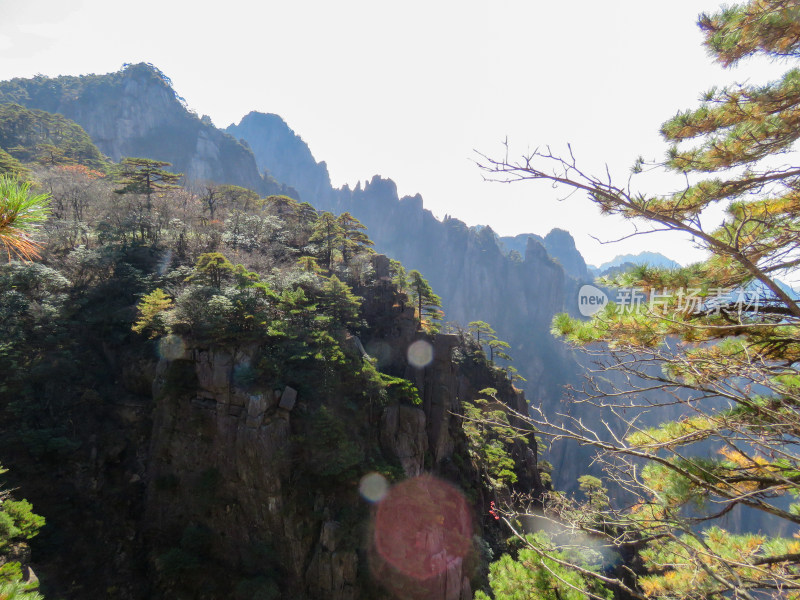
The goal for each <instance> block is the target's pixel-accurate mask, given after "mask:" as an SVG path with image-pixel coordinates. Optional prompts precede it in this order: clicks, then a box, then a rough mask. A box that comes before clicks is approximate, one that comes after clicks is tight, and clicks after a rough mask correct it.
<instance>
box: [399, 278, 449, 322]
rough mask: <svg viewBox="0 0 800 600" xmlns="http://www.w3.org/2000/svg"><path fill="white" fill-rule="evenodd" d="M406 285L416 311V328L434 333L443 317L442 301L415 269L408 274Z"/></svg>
mask: <svg viewBox="0 0 800 600" xmlns="http://www.w3.org/2000/svg"><path fill="white" fill-rule="evenodd" d="M408 285H409V289H410V291H411V299H412V300H413V301H414V305H415V306H416V309H417V317H418V318H419V321H418V328H419V329H427V330H429V331H433V332H436V331H437V330H438V323H439V322H440V321H441V320H442V316H443V313H442V311H441V310H440V308H441V306H442V299H441V298H439V296H437V295H436V294H434V293H433V288H432V287H431V284H429V283H428V281H427V280H426V279H425V278H424V277H423V276H422V274H421V273H420V272H419V271H417V270H416V269H414V270H413V271H411V272H409V274H408Z"/></svg>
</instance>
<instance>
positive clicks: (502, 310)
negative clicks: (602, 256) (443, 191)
mask: <svg viewBox="0 0 800 600" xmlns="http://www.w3.org/2000/svg"><path fill="white" fill-rule="evenodd" d="M226 131H228V132H229V133H231V134H232V135H235V136H237V137H238V138H241V139H243V140H245V141H246V142H247V143H248V145H249V146H250V147H251V148H252V149H253V152H254V155H255V158H256V161H257V163H258V165H259V167H260V168H262V169H266V170H268V171H269V172H270V173H273V174H274V175H275V176H276V177H277V178H278V179H280V180H281V181H284V182H286V183H287V184H288V185H291V186H292V187H294V188H295V189H296V190H297V191H298V193H299V194H300V195H301V197H303V198H304V199H308V200H310V201H311V202H313V203H314V204H315V206H317V207H318V208H320V209H322V210H328V211H332V212H334V213H342V212H350V213H352V214H353V215H354V216H355V217H356V218H358V219H359V220H360V221H361V222H363V223H364V224H365V225H366V226H367V230H368V231H369V235H370V238H371V239H372V240H373V241H374V242H375V246H376V248H377V249H378V250H379V251H380V252H383V253H385V254H387V255H389V256H391V257H392V258H395V259H397V260H399V261H400V262H402V263H403V264H404V265H406V266H407V267H408V268H413V269H418V270H419V271H421V272H422V273H423V274H424V275H425V277H426V278H427V279H428V280H429V281H430V282H431V285H432V286H433V287H434V289H435V290H436V291H437V293H439V294H440V295H441V296H442V300H443V306H444V309H445V313H446V318H447V319H448V320H452V321H457V322H459V323H462V324H466V323H468V322H470V321H473V320H484V321H487V322H489V323H490V324H491V325H492V326H493V327H494V328H495V329H496V331H497V332H498V335H499V336H500V338H501V339H504V340H506V341H508V342H509V343H510V344H511V346H512V349H513V356H514V360H515V363H514V364H515V366H516V368H517V369H519V371H520V373H521V374H522V375H523V376H524V377H525V378H526V379H527V383H525V384H522V386H523V388H524V389H525V391H526V393H527V394H528V397H529V398H530V399H531V400H532V401H533V402H536V403H540V402H541V403H544V404H545V405H549V406H553V407H555V406H557V405H558V402H559V399H560V397H561V394H562V387H563V386H564V385H565V384H568V383H574V382H576V381H577V379H578V378H579V372H580V368H579V366H578V365H577V363H576V361H575V359H574V357H573V356H572V353H571V352H570V351H569V350H567V349H566V348H565V347H564V346H563V345H562V344H561V343H560V342H558V341H556V340H554V339H553V338H552V336H551V335H550V333H549V331H550V321H551V319H552V316H553V315H554V314H556V313H558V312H561V311H564V310H570V309H572V308H573V307H572V306H571V305H572V304H574V303H573V302H572V297H573V295H576V294H577V289H578V287H579V286H578V285H577V281H576V280H575V277H576V276H583V275H584V274H585V273H586V266H585V263H584V262H583V259H582V257H581V256H580V254H579V253H578V252H577V250H576V249H575V245H574V241H573V240H572V238H571V237H570V236H569V233H567V232H566V231H561V230H556V231H553V232H551V233H550V234H549V235H548V236H546V237H545V238H543V239H542V238H538V239H537V236H524V239H520V240H519V241H518V244H517V245H519V244H521V246H519V250H521V251H519V253H518V255H515V256H511V257H509V256H507V250H506V249H505V248H503V246H502V243H501V242H500V240H499V238H498V237H497V236H496V235H495V234H494V232H492V230H491V229H490V228H488V227H485V228H481V229H480V230H478V229H473V228H469V227H467V226H466V225H465V224H464V223H463V222H461V221H459V220H458V219H452V218H448V219H445V220H444V221H439V220H438V219H436V218H435V217H434V216H433V214H432V213H431V212H430V211H429V210H426V209H425V208H424V206H423V200H422V197H421V196H419V195H416V196H406V197H403V198H400V197H399V196H398V193H397V186H396V185H395V183H394V182H393V181H392V180H391V179H385V178H382V177H380V176H377V175H376V176H374V177H373V178H372V180H371V181H369V182H367V183H366V184H365V185H364V186H362V185H361V184H360V183H359V184H358V185H357V186H356V188H355V189H350V188H349V187H348V186H345V187H343V188H341V189H335V188H332V187H331V185H330V177H329V176H328V171H327V167H326V165H325V163H324V162H317V161H316V160H315V159H314V157H313V156H312V154H311V152H310V150H309V149H308V147H307V146H306V145H305V142H303V140H302V139H301V138H300V137H299V136H298V135H297V134H296V133H295V132H294V131H292V130H291V129H290V128H289V126H288V125H287V124H286V123H285V122H284V121H283V120H282V119H281V118H280V117H278V116H277V115H265V114H261V113H250V114H248V115H247V116H246V117H244V118H243V119H242V121H241V122H240V123H239V124H238V125H231V126H230V127H228V129H227V130H226ZM284 150H285V152H284ZM529 238H530V241H529ZM515 248H516V247H515ZM504 250H506V251H505V252H504ZM554 256H555V257H558V259H557V260H556V261H554V260H553V258H552V257H554ZM565 271H566V272H565ZM555 475H556V477H558V472H557V471H556V472H555ZM560 483H561V484H563V485H567V486H570V485H572V483H573V482H567V481H564V482H560Z"/></svg>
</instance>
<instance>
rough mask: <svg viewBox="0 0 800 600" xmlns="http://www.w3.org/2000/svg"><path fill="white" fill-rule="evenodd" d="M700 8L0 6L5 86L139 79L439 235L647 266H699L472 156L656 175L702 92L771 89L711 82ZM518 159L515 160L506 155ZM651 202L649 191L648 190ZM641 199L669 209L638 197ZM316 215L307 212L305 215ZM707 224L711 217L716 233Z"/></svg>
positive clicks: (614, 3) (71, 0)
mask: <svg viewBox="0 0 800 600" xmlns="http://www.w3.org/2000/svg"><path fill="white" fill-rule="evenodd" d="M718 6H719V2H717V1H712V0H696V1H694V2H690V1H688V0H671V1H669V2H663V1H659V2H656V1H653V0H610V1H607V2H597V1H596V0H573V1H572V2H564V3H556V2H543V1H540V0H495V1H494V2H489V1H481V2H478V1H474V0H459V1H451V0H426V1H418V0H406V1H404V2H392V3H389V2H384V1H380V0H339V1H335V2H334V1H331V0H280V1H274V0H263V1H262V2H245V1H243V0H226V1H225V2H219V1H215V2H206V1H195V2H184V1H182V0H181V1H173V0H161V1H158V2H156V1H153V0H137V2H133V3H130V2H125V3H123V2H113V1H109V0H67V1H65V0H0V15H1V16H2V25H1V26H0V79H9V78H12V77H29V76H32V75H34V74H37V73H42V74H45V75H59V74H72V75H78V74H83V73H105V72H109V71H115V70H117V69H119V68H120V67H121V65H122V64H123V63H126V62H130V63H133V62H141V61H145V62H151V63H153V64H154V65H156V66H157V67H158V68H159V69H161V70H162V71H163V72H164V73H165V74H166V75H167V76H169V77H170V78H171V79H172V80H173V83H174V85H175V88H176V90H177V92H178V93H179V94H180V95H181V96H183V97H184V98H186V100H187V102H188V104H189V106H190V107H191V108H193V109H194V110H196V111H197V112H198V113H199V114H201V115H202V114H208V115H209V116H211V118H212V119H213V121H214V122H215V123H216V124H217V125H218V126H220V127H226V126H227V125H228V124H230V123H231V122H234V121H235V122H238V121H239V119H241V117H242V116H244V115H245V114H247V113H248V112H250V111H251V110H258V111H262V112H273V113H277V114H279V115H281V116H282V117H283V118H284V119H285V120H286V121H287V123H288V124H289V126H290V127H292V128H293V129H294V130H295V132H297V133H298V134H299V135H300V136H301V137H303V139H304V140H305V141H306V142H307V143H308V144H309V146H310V148H311V151H312V152H313V153H314V156H315V157H316V158H317V160H325V161H326V162H327V164H328V168H329V170H330V173H331V178H332V180H333V183H334V185H337V186H338V185H342V184H344V183H349V184H350V185H351V186H353V185H355V184H356V182H357V181H359V180H362V181H363V180H366V179H370V178H371V177H372V175H374V174H380V175H382V176H384V177H391V178H392V179H393V180H394V181H395V182H396V183H397V185H398V188H399V191H400V194H401V195H404V194H415V193H421V194H422V196H423V198H424V200H425V206H426V207H427V208H429V209H431V210H432V211H433V212H434V214H435V215H437V216H438V217H442V216H444V215H445V214H450V215H453V216H455V217H458V218H460V219H462V220H463V221H465V222H466V223H467V224H469V225H476V224H488V225H490V226H491V227H492V228H493V229H494V230H495V231H497V232H498V233H500V234H501V235H515V234H518V233H526V232H533V233H539V234H546V233H547V232H548V231H549V230H550V229H551V228H553V227H562V228H564V229H568V230H569V231H571V232H572V234H573V236H574V237H575V238H576V242H577V244H578V248H579V250H580V251H581V252H582V253H583V254H584V257H585V258H586V260H587V262H589V263H594V264H600V263H601V262H603V261H605V260H608V259H610V258H613V257H614V256H615V255H617V254H622V253H627V252H638V251H641V250H646V249H647V250H656V251H661V252H663V253H664V254H666V255H668V256H670V257H671V258H674V259H675V260H678V261H680V262H687V261H689V260H692V259H698V258H700V257H701V255H699V254H698V253H697V252H696V251H695V250H693V249H692V247H691V244H689V243H688V242H687V241H686V240H684V239H682V238H680V237H677V236H676V235H674V234H664V235H662V236H660V237H651V236H648V237H637V238H634V239H633V240H629V241H626V242H621V243H617V244H612V245H600V244H598V243H597V242H595V241H593V240H592V238H591V237H590V236H591V235H594V236H597V237H600V238H603V239H613V238H616V237H619V236H620V235H623V234H624V233H625V232H628V231H629V229H628V226H627V225H626V224H623V223H620V222H617V221H615V220H613V219H610V218H606V217H600V216H599V214H598V212H597V211H596V210H595V209H594V207H593V206H592V205H591V203H589V201H588V200H584V199H581V198H578V197H572V198H570V199H569V200H568V201H566V202H557V200H556V199H557V198H559V197H561V196H563V195H564V192H561V193H559V192H557V191H554V190H552V189H551V188H550V187H549V186H548V185H547V184H544V183H519V184H513V185H501V184H496V183H495V184H492V183H486V182H484V181H483V180H482V176H481V173H480V172H479V170H478V169H477V167H476V166H475V165H474V163H473V162H472V160H473V159H474V158H475V155H474V154H473V150H474V149H478V150H481V151H483V152H485V153H488V154H490V155H500V153H501V152H502V146H501V142H502V140H503V139H505V138H506V137H508V139H509V142H510V143H511V147H512V150H513V149H516V150H517V153H518V154H521V153H523V152H525V151H526V150H528V149H532V148H535V147H536V146H540V145H545V144H550V145H551V146H552V147H553V148H554V149H556V150H563V149H565V148H566V143H568V142H569V143H570V144H572V148H573V150H574V151H575V154H576V156H577V158H578V160H579V161H580V163H581V164H583V165H584V167H585V168H586V170H588V171H592V172H600V173H602V172H603V171H604V169H605V164H608V166H609V169H610V170H611V173H612V174H615V175H617V176H618V178H619V180H620V181H624V180H625V178H627V173H628V168H629V167H630V165H631V164H632V163H633V161H634V159H635V158H636V157H637V156H638V155H639V154H643V155H644V156H645V158H661V157H662V156H663V151H664V148H665V146H664V145H663V144H662V143H661V141H660V138H659V136H658V128H659V126H660V124H661V123H662V122H663V121H664V120H666V119H667V118H669V117H670V116H672V115H673V114H674V113H675V112H676V111H677V110H678V109H684V108H690V107H692V106H694V105H695V103H696V101H697V98H698V97H699V95H700V93H701V92H702V91H705V90H706V89H708V88H709V87H711V85H712V84H724V83H729V82H732V81H734V80H740V81H741V80H745V79H748V78H750V79H751V80H755V81H763V80H768V79H772V78H775V77H777V76H778V75H779V74H780V73H781V72H782V71H783V70H785V68H786V67H785V65H770V64H766V63H759V64H748V65H745V66H744V67H743V68H740V69H739V70H737V71H733V72H732V71H723V70H722V69H721V68H720V67H719V66H717V65H715V64H713V63H712V62H711V60H710V59H709V58H708V57H707V56H706V54H705V51H704V50H703V48H702V47H701V45H700V40H701V36H700V33H699V31H698V29H697V27H696V25H695V21H696V17H697V14H698V13H699V12H701V11H715V10H716V9H717V8H718ZM512 156H513V155H512ZM659 183H660V184H662V185H663V182H658V181H656V182H653V185H656V184H659ZM651 190H652V191H665V190H664V189H663V188H661V189H656V188H651ZM307 200H310V201H311V202H312V203H313V199H311V198H309V199H307ZM716 218H717V220H718V216H717V217H716Z"/></svg>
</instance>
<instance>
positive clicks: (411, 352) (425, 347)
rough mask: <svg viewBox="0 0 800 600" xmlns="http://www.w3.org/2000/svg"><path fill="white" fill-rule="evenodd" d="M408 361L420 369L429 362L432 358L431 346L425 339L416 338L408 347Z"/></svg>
mask: <svg viewBox="0 0 800 600" xmlns="http://www.w3.org/2000/svg"><path fill="white" fill-rule="evenodd" d="M407 356H408V362H409V363H411V364H412V365H413V366H415V367H417V368H418V369H421V368H423V367H427V366H428V365H429V364H431V361H432V360H433V346H431V345H430V344H429V343H428V342H426V341H425V340H417V341H416V342H414V343H413V344H411V345H410V346H409V347H408V351H407Z"/></svg>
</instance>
